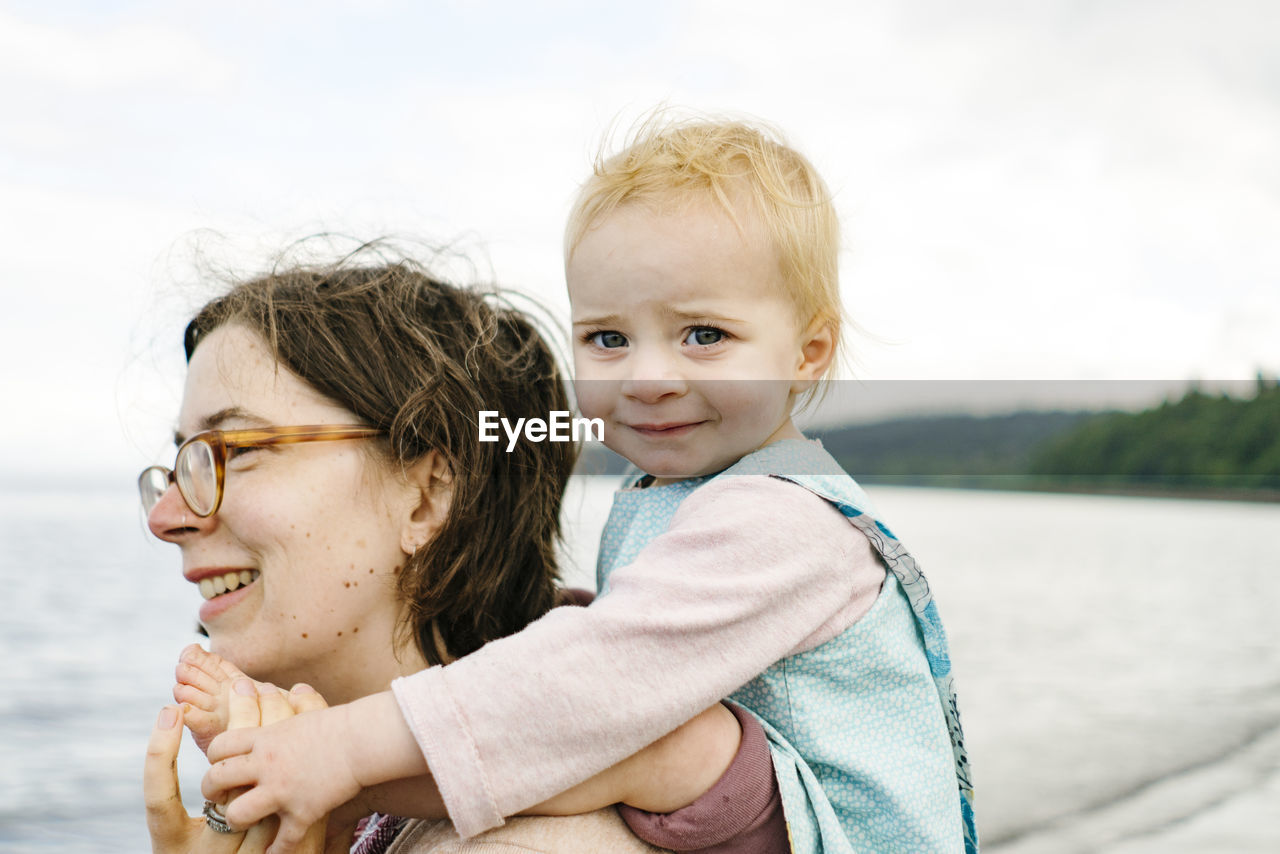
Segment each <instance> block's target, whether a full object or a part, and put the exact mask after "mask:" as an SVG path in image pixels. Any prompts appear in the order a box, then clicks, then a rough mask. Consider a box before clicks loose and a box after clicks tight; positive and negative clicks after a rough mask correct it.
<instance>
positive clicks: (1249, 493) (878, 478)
mask: <svg viewBox="0 0 1280 854" xmlns="http://www.w3.org/2000/svg"><path fill="white" fill-rule="evenodd" d="M856 480H857V481H858V483H859V484H861V485H862V486H864V487H870V486H901V487H906V488H910V489H962V490H981V491H986V492H1039V493H1047V494H1052V495H1106V496H1115V497H1121V498H1174V499H1179V498H1180V499H1191V500H1195V501H1243V502H1248V503H1251V504H1275V503H1280V489H1256V488H1239V489H1233V488H1230V487H1222V486H1216V487H1208V486H1205V487H1200V486H1187V487H1180V486H1155V485H1152V484H1104V483H1078V484H1076V483H1059V482H1053V481H1038V480H1035V479H1029V478H1027V476H1025V475H944V476H940V477H936V476H935V477H916V476H910V475H903V476H901V477H894V476H886V475H867V476H865V477H859V478H856ZM993 482H994V483H993Z"/></svg>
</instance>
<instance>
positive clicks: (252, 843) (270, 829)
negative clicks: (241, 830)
mask: <svg viewBox="0 0 1280 854" xmlns="http://www.w3.org/2000/svg"><path fill="white" fill-rule="evenodd" d="M279 826H280V821H279V819H277V818H276V817H275V816H268V817H267V818H264V819H263V820H262V821H260V822H258V823H257V824H255V825H254V826H253V827H251V828H249V830H248V831H247V832H246V833H245V835H244V842H242V843H241V844H240V848H239V850H238V851H236V854H262V852H264V851H266V850H267V846H268V845H270V844H271V841H272V840H273V839H275V838H276V829H277V828H278V827H279Z"/></svg>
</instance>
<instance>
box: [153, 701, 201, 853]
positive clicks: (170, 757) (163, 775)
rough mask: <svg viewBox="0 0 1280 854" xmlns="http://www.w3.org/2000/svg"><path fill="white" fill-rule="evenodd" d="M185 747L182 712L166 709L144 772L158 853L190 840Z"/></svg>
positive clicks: (170, 707)
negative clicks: (183, 786) (182, 779)
mask: <svg viewBox="0 0 1280 854" xmlns="http://www.w3.org/2000/svg"><path fill="white" fill-rule="evenodd" d="M181 743H182V709H181V707H179V706H165V707H164V708H163V709H162V710H161V711H160V717H159V718H157V719H156V725H155V728H154V729H152V730H151V737H150V738H149V739H148V740H147V759H146V763H145V765H144V766H143V769H142V798H143V801H144V803H145V804H146V807H147V829H148V830H149V831H150V832H151V843H152V847H153V848H155V850H157V851H163V850H166V849H168V848H176V847H177V846H179V845H181V844H182V842H183V841H185V840H186V838H187V835H188V834H189V833H190V829H191V817H190V816H188V815H187V811H186V810H185V809H183V808H182V796H181V795H180V794H179V792H178V768H177V762H178V746H179V745H180V744H181Z"/></svg>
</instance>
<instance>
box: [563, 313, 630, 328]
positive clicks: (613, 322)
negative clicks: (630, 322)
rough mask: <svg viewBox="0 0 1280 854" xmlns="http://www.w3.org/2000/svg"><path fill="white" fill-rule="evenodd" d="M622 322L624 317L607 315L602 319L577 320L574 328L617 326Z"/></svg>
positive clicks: (587, 318)
mask: <svg viewBox="0 0 1280 854" xmlns="http://www.w3.org/2000/svg"><path fill="white" fill-rule="evenodd" d="M621 322H622V315H619V314H606V315H603V316H601V317H584V318H582V319H581V320H575V321H574V322H573V325H574V326H617V325H618V324H620V323H621Z"/></svg>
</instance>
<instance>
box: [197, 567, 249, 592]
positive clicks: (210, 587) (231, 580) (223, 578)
mask: <svg viewBox="0 0 1280 854" xmlns="http://www.w3.org/2000/svg"><path fill="white" fill-rule="evenodd" d="M258 575H259V572H258V571H257V570H256V569H242V570H239V571H238V572H237V571H232V572H227V573H224V574H222V575H212V576H206V577H205V578H202V579H200V581H199V586H200V595H201V596H203V597H204V598H205V599H213V598H214V597H216V596H221V595H222V594H224V593H227V592H230V591H232V590H235V589H236V588H237V587H247V586H249V585H250V584H252V583H253V582H254V581H256V580H257V579H258Z"/></svg>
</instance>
